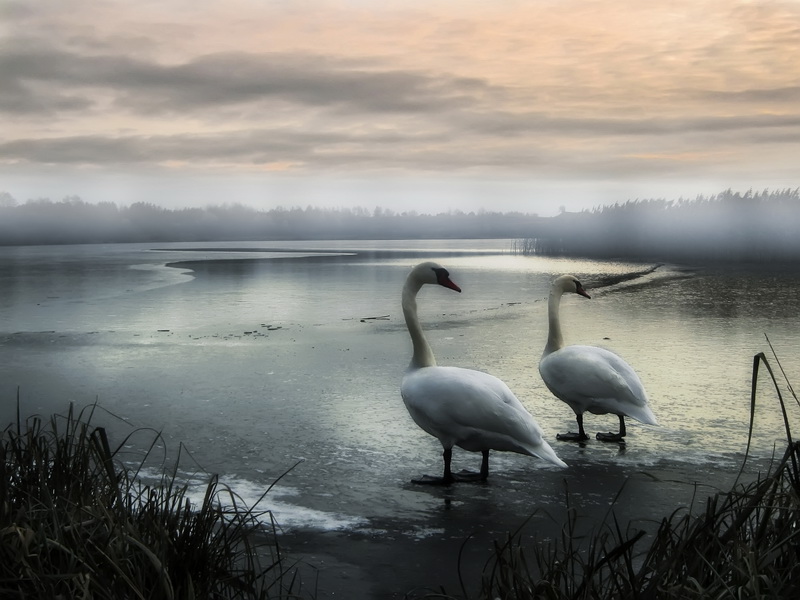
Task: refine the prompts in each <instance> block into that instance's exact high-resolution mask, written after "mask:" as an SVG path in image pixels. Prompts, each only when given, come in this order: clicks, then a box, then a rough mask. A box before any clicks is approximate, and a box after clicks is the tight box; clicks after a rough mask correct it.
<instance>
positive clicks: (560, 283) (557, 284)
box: [552, 275, 591, 298]
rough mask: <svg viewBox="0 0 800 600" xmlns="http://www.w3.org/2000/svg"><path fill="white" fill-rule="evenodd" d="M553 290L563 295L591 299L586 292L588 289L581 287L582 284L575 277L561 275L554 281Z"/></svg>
mask: <svg viewBox="0 0 800 600" xmlns="http://www.w3.org/2000/svg"><path fill="white" fill-rule="evenodd" d="M552 289H553V291H554V292H557V293H561V294H568V293H572V294H580V295H581V296H583V297H584V298H591V296H590V295H589V294H588V293H587V292H586V289H585V288H584V287H583V286H582V285H581V282H580V281H578V279H577V278H576V277H574V276H573V275H561V276H560V277H557V278H556V280H555V281H553V285H552Z"/></svg>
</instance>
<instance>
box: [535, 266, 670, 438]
mask: <svg viewBox="0 0 800 600" xmlns="http://www.w3.org/2000/svg"><path fill="white" fill-rule="evenodd" d="M567 292H573V293H576V294H580V295H581V296H584V297H586V298H591V296H589V294H587V293H586V290H585V289H584V288H583V286H582V285H581V284H580V282H579V281H578V280H577V279H575V277H573V276H572V275H562V276H560V277H558V278H557V279H556V280H555V281H553V284H552V286H551V287H550V297H549V300H548V306H547V313H548V321H549V323H548V326H549V327H548V329H549V330H548V335H547V345H546V346H545V348H544V353H543V354H542V358H541V360H540V361H539V374H540V375H541V376H542V379H543V380H544V383H545V385H547V387H548V388H549V389H550V391H551V392H553V394H554V395H555V396H556V397H557V398H559V399H560V400H563V401H564V402H566V403H567V404H569V406H570V408H572V410H573V411H575V415H576V419H577V421H578V433H572V432H570V433H566V434H559V435H558V436H557V438H558V439H559V440H572V441H582V440H587V439H589V437H588V436H587V435H586V432H585V431H584V429H583V413H585V412H587V411H588V412H590V413H593V414H596V415H604V414H614V415H618V416H619V433H598V434H597V436H596V437H597V439H598V440H601V441H606V442H613V441H616V442H619V441H622V440H623V438H624V437H625V433H626V431H625V417H632V418H634V419H636V420H637V421H641V422H642V423H646V424H648V425H658V421H657V420H656V416H655V415H654V414H653V411H652V410H650V407H649V406H648V405H647V393H646V392H645V391H644V386H643V385H642V382H641V381H640V380H639V376H638V375H636V372H635V371H634V370H633V368H632V367H631V366H630V365H629V364H628V363H626V362H625V361H624V360H622V359H621V358H620V357H619V356H617V355H616V354H614V353H613V352H610V351H609V350H605V349H603V348H598V347H596V346H564V339H563V337H562V336H561V323H560V321H559V316H558V310H559V306H560V304H561V296H562V295H563V294H565V293H567Z"/></svg>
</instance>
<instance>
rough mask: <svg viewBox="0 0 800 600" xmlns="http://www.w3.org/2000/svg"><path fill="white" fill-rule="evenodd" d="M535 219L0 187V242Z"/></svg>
mask: <svg viewBox="0 0 800 600" xmlns="http://www.w3.org/2000/svg"><path fill="white" fill-rule="evenodd" d="M540 220H541V219H540V218H539V217H537V216H536V215H528V214H522V213H496V212H485V211H479V212H470V213H464V212H461V211H450V212H447V213H440V214H435V215H424V214H418V213H416V212H402V213H395V212H393V211H391V210H387V209H383V208H375V209H374V210H372V211H370V210H367V209H364V208H352V209H351V208H316V207H312V206H309V207H307V208H282V207H279V208H274V209H271V210H256V209H254V208H249V207H246V206H242V205H240V204H233V205H224V206H209V207H206V208H185V209H174V210H173V209H166V208H162V207H159V206H156V205H154V204H150V203H145V202H137V203H134V204H132V205H130V206H128V207H119V206H117V205H116V204H114V203H111V202H100V203H98V204H90V203H88V202H84V201H83V200H81V199H80V198H78V197H76V196H68V197H66V198H64V199H63V200H61V201H59V202H53V201H51V200H49V199H38V200H29V201H27V202H25V203H23V204H19V203H17V202H16V201H15V200H14V199H13V198H12V197H11V196H10V195H9V194H8V193H3V192H0V245H7V246H8V245H32V244H81V243H113V242H171V241H175V242H180V241H186V242H194V241H245V240H247V241H270V240H274V241H285V240H320V239H321V240H325V239H437V238H444V239H454V238H517V237H522V236H525V235H527V233H528V232H529V231H531V229H536V228H537V224H538V222H539V221H540Z"/></svg>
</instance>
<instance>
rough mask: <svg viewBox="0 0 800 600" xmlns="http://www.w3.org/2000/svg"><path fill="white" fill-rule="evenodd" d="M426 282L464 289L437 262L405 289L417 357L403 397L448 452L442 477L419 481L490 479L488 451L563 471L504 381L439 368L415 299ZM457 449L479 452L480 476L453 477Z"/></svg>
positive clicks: (421, 268)
mask: <svg viewBox="0 0 800 600" xmlns="http://www.w3.org/2000/svg"><path fill="white" fill-rule="evenodd" d="M425 284H436V285H440V286H443V287H446V288H449V289H451V290H454V291H456V292H460V291H461V288H459V287H458V286H457V285H456V284H455V283H453V282H452V281H451V279H450V274H449V273H448V272H447V270H446V269H445V268H444V267H442V266H441V265H439V264H437V263H434V262H424V263H422V264H419V265H417V266H416V267H414V268H413V269H412V270H411V273H409V275H408V278H407V279H406V283H405V285H404V286H403V295H402V305H403V315H404V316H405V320H406V326H407V327H408V333H409V335H410V336H411V342H412V345H413V353H412V356H411V363H410V364H409V366H408V369H407V370H406V373H405V375H404V376H403V381H402V384H401V386H400V393H401V395H402V397H403V402H404V403H405V405H406V408H407V409H408V412H409V414H410V415H411V418H412V419H413V420H414V422H415V423H416V424H417V425H419V426H420V427H421V428H422V429H423V430H425V431H426V432H428V433H429V434H430V435H432V436H434V437H436V438H438V439H439V441H440V442H441V444H442V447H443V448H444V452H443V453H442V456H443V459H444V472H443V475H442V477H429V476H425V477H423V478H422V479H418V480H415V483H443V484H450V483H452V482H454V481H474V480H479V481H483V480H486V478H487V477H488V476H489V451H490V450H501V451H507V452H517V453H519V454H527V455H529V456H536V457H538V458H541V459H544V460H546V461H548V462H550V463H553V464H555V465H558V466H560V467H565V466H566V464H565V463H564V462H563V461H562V460H561V459H560V458H558V456H556V453H555V452H554V451H553V449H552V448H551V447H550V445H549V444H548V443H547V442H546V441H545V440H544V438H543V436H542V430H541V428H540V427H539V425H538V423H536V421H535V420H534V418H533V416H531V414H530V413H529V412H528V411H527V410H526V409H525V407H524V406H523V405H522V403H521V402H520V401H519V400H518V399H517V397H516V396H515V395H514V394H513V392H512V391H511V390H510V389H509V388H508V386H507V385H506V384H505V383H503V382H502V381H501V380H500V379H498V378H497V377H495V376H493V375H489V374H488V373H484V372H482V371H474V370H472V369H462V368H459V367H440V366H437V365H436V359H435V358H434V356H433V351H432V350H431V347H430V345H429V344H428V341H427V340H426V339H425V334H424V333H423V331H422V326H421V325H420V322H419V317H418V316H417V300H416V298H417V294H418V293H419V291H420V289H421V288H422V286H423V285H425ZM453 446H458V447H460V448H463V449H464V450H468V451H470V452H481V454H482V455H483V458H482V461H481V470H480V473H478V474H463V473H457V474H454V473H453V472H452V470H451V466H450V465H451V458H452V453H453Z"/></svg>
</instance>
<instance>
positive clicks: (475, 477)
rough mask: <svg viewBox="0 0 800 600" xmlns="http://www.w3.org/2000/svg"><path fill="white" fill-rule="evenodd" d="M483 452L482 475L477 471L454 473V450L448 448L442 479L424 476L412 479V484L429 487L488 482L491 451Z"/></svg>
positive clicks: (445, 454)
mask: <svg viewBox="0 0 800 600" xmlns="http://www.w3.org/2000/svg"><path fill="white" fill-rule="evenodd" d="M481 452H482V453H483V459H482V460H481V471H480V473H476V472H475V471H459V472H458V473H453V472H452V471H451V469H450V462H451V460H452V458H453V450H452V448H446V449H445V451H444V452H443V453H442V458H443V459H444V473H443V475H442V477H431V476H430V475H423V476H422V477H421V478H419V479H412V483H422V484H427V485H450V484H451V483H455V482H456V481H461V482H466V483H470V482H472V483H474V482H476V481H478V482H480V481H486V479H487V478H488V477H489V451H488V450H482V451H481Z"/></svg>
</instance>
